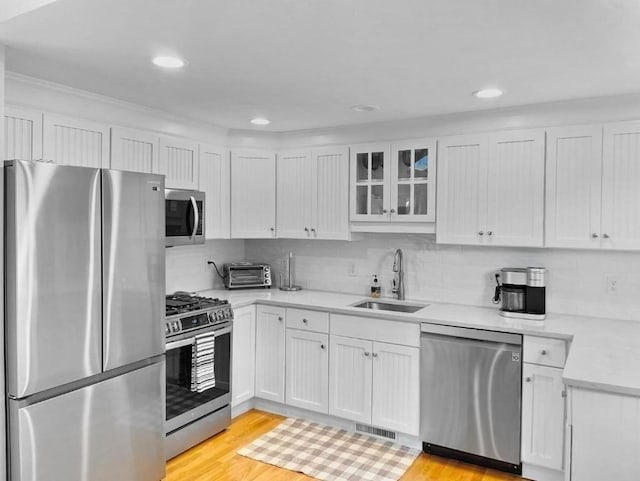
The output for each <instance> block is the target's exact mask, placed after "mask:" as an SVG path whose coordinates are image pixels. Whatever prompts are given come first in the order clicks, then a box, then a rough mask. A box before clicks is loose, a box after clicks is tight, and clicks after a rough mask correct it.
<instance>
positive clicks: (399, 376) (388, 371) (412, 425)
mask: <svg viewBox="0 0 640 481" xmlns="http://www.w3.org/2000/svg"><path fill="white" fill-rule="evenodd" d="M371 356H372V361H373V388H372V390H373V392H372V396H371V397H372V406H371V423H372V424H374V425H376V426H381V427H384V428H387V429H391V430H392V431H400V432H403V433H407V434H414V435H416V436H417V435H418V426H419V424H420V374H419V366H420V350H419V349H418V348H416V347H408V346H398V345H395V344H387V343H385V342H374V343H373V351H372V354H371Z"/></svg>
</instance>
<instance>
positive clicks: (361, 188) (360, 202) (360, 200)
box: [356, 185, 369, 215]
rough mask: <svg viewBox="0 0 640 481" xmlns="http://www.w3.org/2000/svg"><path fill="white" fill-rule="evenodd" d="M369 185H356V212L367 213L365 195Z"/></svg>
mask: <svg viewBox="0 0 640 481" xmlns="http://www.w3.org/2000/svg"><path fill="white" fill-rule="evenodd" d="M368 191H369V186H367V185H358V186H357V187H356V214H359V215H367V214H368V213H369V209H368V202H367V196H368V193H369V192H368Z"/></svg>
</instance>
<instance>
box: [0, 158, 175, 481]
mask: <svg viewBox="0 0 640 481" xmlns="http://www.w3.org/2000/svg"><path fill="white" fill-rule="evenodd" d="M5 195H6V198H5V199H6V204H5V209H6V212H5V214H6V217H5V235H6V247H5V248H6V265H5V283H6V292H5V301H6V307H5V309H6V316H5V324H6V325H5V333H6V348H7V349H6V366H5V369H6V371H5V372H6V384H7V388H6V389H7V396H8V403H7V406H8V407H7V412H8V425H9V429H8V436H9V440H8V446H9V465H10V466H9V472H10V479H11V480H12V481H42V480H64V481H88V480H90V481H103V480H104V481H107V480H108V481H113V480H115V479H117V480H118V481H125V480H130V481H158V480H160V479H161V478H163V477H164V473H165V462H164V395H165V394H164V392H165V390H164V384H165V364H164V355H163V353H164V332H163V331H162V329H163V325H164V323H163V322H162V321H163V319H164V295H165V260H164V178H163V177H162V176H157V175H147V174H138V173H131V172H122V171H115V170H104V169H93V168H85V167H69V166H58V165H55V164H50V163H42V162H31V161H29V162H23V161H11V162H8V163H7V164H6V165H5Z"/></svg>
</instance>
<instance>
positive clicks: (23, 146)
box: [4, 105, 42, 160]
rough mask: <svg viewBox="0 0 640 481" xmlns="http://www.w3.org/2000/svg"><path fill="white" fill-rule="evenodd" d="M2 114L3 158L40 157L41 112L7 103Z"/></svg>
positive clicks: (29, 158) (32, 158) (30, 158)
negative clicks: (3, 115)
mask: <svg viewBox="0 0 640 481" xmlns="http://www.w3.org/2000/svg"><path fill="white" fill-rule="evenodd" d="M4 114H5V117H4V138H5V151H4V159H5V160H14V159H17V160H34V159H41V158H42V112H37V111H35V110H31V109H25V108H21V107H12V106H9V105H7V106H6V108H5V112H4Z"/></svg>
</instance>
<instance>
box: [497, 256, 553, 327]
mask: <svg viewBox="0 0 640 481" xmlns="http://www.w3.org/2000/svg"><path fill="white" fill-rule="evenodd" d="M546 271H547V269H545V268H544V267H527V268H526V269H523V268H513V267H505V268H503V269H500V272H499V273H497V274H496V284H497V286H496V292H495V295H494V297H493V302H494V304H498V303H501V305H500V315H501V316H504V317H515V318H519V319H532V320H542V319H544V318H545V316H546V314H545V308H546V307H545V273H546Z"/></svg>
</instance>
